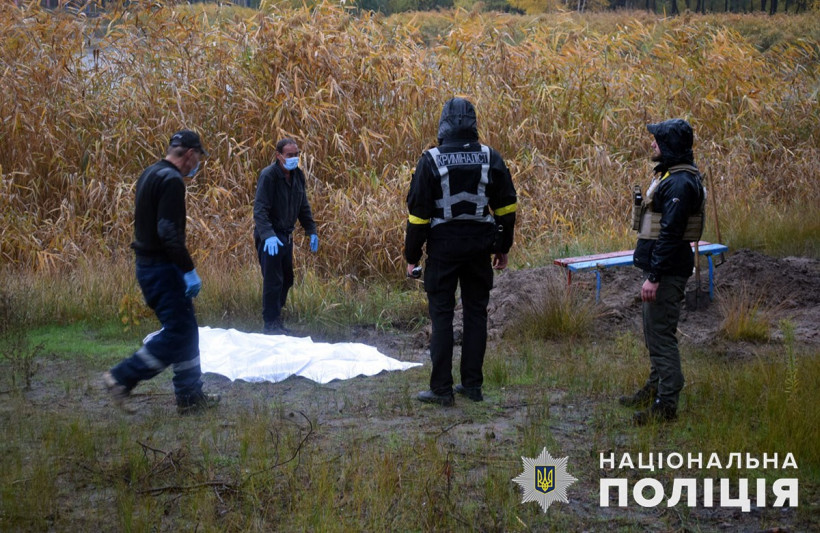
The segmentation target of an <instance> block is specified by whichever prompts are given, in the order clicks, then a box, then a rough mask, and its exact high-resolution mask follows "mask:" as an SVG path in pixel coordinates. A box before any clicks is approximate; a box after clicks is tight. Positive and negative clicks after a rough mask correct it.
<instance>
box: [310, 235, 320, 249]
mask: <svg viewBox="0 0 820 533" xmlns="http://www.w3.org/2000/svg"><path fill="white" fill-rule="evenodd" d="M318 250H319V236H318V235H316V234H315V233H314V234H313V235H311V236H310V251H311V252H313V253H316V252H317V251H318Z"/></svg>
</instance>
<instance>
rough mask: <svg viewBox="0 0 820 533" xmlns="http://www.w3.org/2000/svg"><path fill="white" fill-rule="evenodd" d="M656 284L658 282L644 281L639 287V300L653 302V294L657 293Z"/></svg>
mask: <svg viewBox="0 0 820 533" xmlns="http://www.w3.org/2000/svg"><path fill="white" fill-rule="evenodd" d="M658 285H660V283H652V282H651V281H649V280H646V281H644V282H643V286H642V287H641V301H643V302H654V301H655V296H656V295H657V294H658Z"/></svg>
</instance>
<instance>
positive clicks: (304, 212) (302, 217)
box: [298, 174, 316, 235]
mask: <svg viewBox="0 0 820 533" xmlns="http://www.w3.org/2000/svg"><path fill="white" fill-rule="evenodd" d="M301 180H302V206H301V207H300V208H299V215H298V218H299V224H301V225H302V227H303V228H305V235H313V234H314V233H316V222H315V221H314V220H313V212H312V211H311V210H310V202H308V198H307V184H306V183H305V176H304V174H303V175H302V176H301Z"/></svg>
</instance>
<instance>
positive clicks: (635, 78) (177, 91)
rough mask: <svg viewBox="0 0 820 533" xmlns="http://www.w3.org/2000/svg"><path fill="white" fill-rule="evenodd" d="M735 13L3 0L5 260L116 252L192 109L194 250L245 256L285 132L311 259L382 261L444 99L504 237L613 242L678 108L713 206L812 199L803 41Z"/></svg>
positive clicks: (322, 265)
mask: <svg viewBox="0 0 820 533" xmlns="http://www.w3.org/2000/svg"><path fill="white" fill-rule="evenodd" d="M817 17H818V15H817V14H811V15H806V17H805V18H807V19H810V20H814V21H815V22H817V20H818V18H817ZM749 19H752V20H754V21H756V22H757V21H760V22H759V25H760V26H761V27H764V28H765V27H769V26H767V24H768V25H777V24H779V23H782V20H780V19H776V20H774V21H772V22H767V21H768V20H769V19H765V18H764V17H748V18H746V19H744V21H742V23H743V24H747V25H748V24H749V22H748V20H749ZM801 20H802V19H801ZM431 21H433V22H432V23H433V24H434V25H435V26H436V27H437V28H438V29H437V32H438V33H437V34H436V35H430V34H429V33H425V32H428V31H429V28H430V24H431ZM740 23H741V22H738V21H737V19H736V18H735V19H733V18H732V17H725V18H721V17H717V16H708V17H698V16H690V17H680V18H676V19H661V18H655V17H650V16H648V15H645V14H635V15H633V14H617V15H616V14H609V15H595V16H588V17H578V16H570V15H551V16H544V17H537V18H536V17H520V16H512V15H498V14H480V13H467V12H464V11H454V12H449V13H443V14H437V15H430V16H425V15H414V16H407V15H405V16H403V17H396V18H391V19H384V18H382V17H380V16H377V15H361V16H354V15H353V14H351V13H350V12H349V11H347V10H345V9H343V8H341V7H338V6H333V5H330V4H321V5H318V6H315V7H313V8H305V7H303V8H295V9H290V8H283V7H281V6H271V7H268V8H267V9H266V10H264V11H251V10H239V9H233V8H220V7H216V6H209V7H207V8H203V7H201V6H197V7H183V6H178V7H175V6H172V5H169V6H162V5H160V4H157V3H155V2H151V3H138V2H135V3H132V4H131V6H130V7H129V8H128V9H127V10H120V11H112V12H110V13H109V14H107V15H106V16H104V17H99V18H88V19H86V18H82V17H75V16H71V15H68V14H60V13H51V12H47V11H45V10H43V9H41V8H40V7H38V6H37V5H36V3H32V4H29V5H27V6H25V7H23V8H17V7H14V6H13V5H12V4H10V3H4V4H3V5H2V6H0V35H2V36H3V39H2V45H0V66H1V67H0V82H1V83H2V87H3V96H2V98H1V99H0V263H2V264H5V265H12V266H16V267H20V268H23V269H30V270H49V271H63V270H65V269H71V268H72V266H73V265H74V264H75V263H76V262H77V261H78V259H81V258H84V259H87V260H89V261H94V260H95V259H106V260H111V259H113V260H115V261H116V260H118V259H119V258H120V257H121V256H126V257H127V256H128V254H129V251H128V243H129V241H130V238H131V233H132V228H131V212H132V202H133V185H134V181H135V179H136V177H137V176H138V174H139V172H140V171H141V170H142V169H143V168H144V167H145V166H147V165H148V164H150V163H151V162H153V160H155V159H157V158H159V157H161V156H162V154H163V150H164V147H165V145H166V143H167V139H168V137H169V135H170V134H171V133H172V132H173V131H174V130H177V129H179V128H182V127H191V128H195V129H197V130H199V131H200V132H201V133H202V135H203V138H204V142H205V144H206V146H207V148H208V149H209V151H210V152H211V157H210V158H209V159H208V160H207V162H206V164H205V167H204V170H203V172H202V173H201V175H200V176H199V177H198V178H197V180H196V182H195V184H194V185H193V186H191V187H190V188H189V199H188V206H189V236H190V237H189V241H190V245H191V248H192V250H194V253H195V258H196V259H197V261H198V262H199V263H200V264H202V263H205V264H210V265H212V266H215V267H216V268H217V269H218V268H220V267H219V265H226V264H229V263H236V262H252V261H254V252H253V249H252V242H251V231H252V226H253V222H252V208H251V205H252V201H253V196H254V192H255V185H256V179H257V176H258V173H259V171H260V170H261V169H262V168H263V167H264V166H265V165H267V164H268V162H269V161H271V159H272V158H273V152H274V149H273V146H274V144H275V142H276V141H277V139H278V138H280V137H282V136H285V135H288V136H293V137H295V138H296V139H297V140H298V141H299V143H300V144H301V145H302V148H303V153H304V158H303V162H302V163H303V166H304V167H305V168H306V170H307V174H308V176H309V184H308V187H309V195H310V199H311V201H312V204H313V207H314V212H315V217H316V220H317V221H318V223H319V234H320V236H321V239H322V247H321V249H320V254H319V255H318V257H316V258H312V257H311V258H309V259H308V261H310V262H311V267H313V268H315V269H316V270H317V272H319V274H320V275H323V276H334V275H336V274H337V273H338V272H339V269H340V268H343V269H344V270H345V272H346V273H349V274H351V275H353V276H356V277H371V276H377V277H386V278H388V279H389V278H398V276H400V275H401V272H402V270H401V264H402V262H403V260H402V245H403V232H404V220H405V217H406V214H405V208H404V195H405V191H406V188H407V185H408V184H409V180H410V174H411V172H412V168H413V165H414V163H415V160H416V159H417V158H418V156H419V154H420V153H421V151H422V150H423V149H424V148H426V147H427V146H429V145H430V144H432V143H433V142H434V141H435V133H436V125H437V119H438V113H439V111H440V108H441V104H442V103H443V102H444V101H445V100H446V99H447V98H448V97H450V96H452V95H454V94H461V95H466V96H468V97H469V98H471V99H472V100H473V101H474V103H475V104H476V106H477V109H478V112H479V130H480V133H481V135H482V139H483V140H484V141H485V142H487V143H489V144H491V145H493V146H495V147H496V148H498V149H499V150H500V151H501V152H502V154H503V155H504V156H505V157H506V159H507V161H508V163H509V165H510V167H511V169H512V171H513V174H514V179H515V182H516V185H517V187H518V191H519V195H520V208H519V217H520V219H519V220H520V225H519V230H518V235H517V247H518V249H519V250H526V249H528V248H529V249H535V248H548V247H557V246H559V245H560V244H561V243H567V242H574V241H576V240H578V239H582V238H584V236H589V235H605V236H606V237H607V239H608V240H610V241H611V242H613V245H617V246H623V245H624V244H625V243H626V242H628V241H629V240H630V239H631V236H630V234H629V232H627V231H626V229H625V228H626V226H627V224H628V220H627V219H628V215H627V210H628V203H629V194H628V191H629V190H630V186H631V184H633V183H638V182H644V181H646V178H647V176H648V174H649V163H648V160H647V155H648V140H649V139H648V135H647V133H646V131H645V128H644V126H645V124H646V123H647V122H651V121H656V120H660V119H664V118H668V117H673V116H682V117H685V118H687V119H689V120H690V121H691V122H692V123H693V126H694V128H695V131H696V147H695V151H696V157H697V160H698V162H699V163H701V166H702V167H703V168H704V169H705V170H707V172H708V175H709V179H710V182H711V184H710V185H711V187H712V189H713V190H714V192H715V194H717V195H718V197H719V198H720V206H719V214H720V217H721V218H723V219H724V220H725V219H726V218H727V217H729V216H730V215H731V213H732V211H733V210H735V209H738V208H740V207H743V208H747V209H752V210H754V209H755V208H757V207H762V206H768V205H775V206H778V207H777V208H778V209H783V210H786V209H789V206H790V205H793V204H797V205H798V206H800V205H802V206H809V207H811V206H814V209H815V211H816V206H817V205H818V200H819V199H820V184H818V180H816V179H814V178H813V177H814V176H816V168H815V165H816V163H815V162H816V161H817V160H818V159H820V153H818V151H819V150H820V148H818V139H817V124H820V110H819V109H818V102H817V92H818V82H817V80H818V79H820V76H818V66H819V65H820V61H818V59H819V58H820V44H818V41H817V40H816V39H815V38H813V37H812V36H811V35H807V36H800V35H798V36H796V37H793V38H784V40H783V41H782V42H780V43H779V44H774V45H772V46H769V47H768V48H767V49H766V50H765V52H761V51H760V50H758V49H757V48H756V47H755V46H754V45H753V44H752V43H751V42H749V41H748V40H746V39H745V38H743V37H741V35H740V34H739V33H738V32H737V31H735V30H734V29H733V24H740ZM807 25H808V26H811V25H810V24H807ZM816 218H817V217H816V216H814V219H816ZM707 236H709V234H708V235H707ZM596 239H598V237H596ZM300 245H301V242H300ZM730 245H731V243H730Z"/></svg>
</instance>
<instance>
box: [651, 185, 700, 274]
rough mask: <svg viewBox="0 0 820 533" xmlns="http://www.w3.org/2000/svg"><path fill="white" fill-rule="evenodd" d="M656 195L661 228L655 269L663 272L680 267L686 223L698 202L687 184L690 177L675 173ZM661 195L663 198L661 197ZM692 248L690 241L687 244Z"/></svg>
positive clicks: (654, 251) (652, 268)
mask: <svg viewBox="0 0 820 533" xmlns="http://www.w3.org/2000/svg"><path fill="white" fill-rule="evenodd" d="M664 181H665V182H666V183H662V184H661V186H660V188H659V189H658V192H657V193H656V195H655V199H653V202H654V201H656V200H658V199H659V200H660V204H661V206H662V207H661V229H660V234H659V235H658V240H657V241H656V242H655V246H654V247H653V249H652V259H651V262H650V265H651V272H655V273H657V274H663V273H665V272H670V271H673V270H675V267H676V266H678V265H677V263H678V258H679V255H678V253H679V250H680V248H681V242H683V234H684V233H685V232H686V224H687V222H688V220H689V215H690V214H691V213H692V206H693V205H695V202H697V201H698V198H697V197H696V195H695V194H693V193H694V192H695V191H692V190H690V188H689V187H688V186H687V185H688V183H687V180H685V179H680V178H677V177H676V178H675V179H673V178H672V177H671V176H670V177H669V178H667V179H666V180H664ZM658 197H660V198H658ZM686 246H687V248H688V246H689V243H686Z"/></svg>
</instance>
